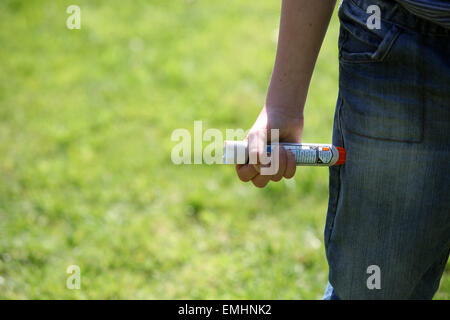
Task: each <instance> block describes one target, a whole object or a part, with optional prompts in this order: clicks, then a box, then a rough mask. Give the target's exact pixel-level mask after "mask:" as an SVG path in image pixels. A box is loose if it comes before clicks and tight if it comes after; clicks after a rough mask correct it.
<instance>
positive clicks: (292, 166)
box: [284, 151, 297, 179]
mask: <svg viewBox="0 0 450 320" xmlns="http://www.w3.org/2000/svg"><path fill="white" fill-rule="evenodd" d="M296 169H297V163H296V162H295V156H294V154H293V153H292V152H291V151H286V170H285V172H284V177H285V178H286V179H290V178H292V177H293V176H294V175H295V171H296Z"/></svg>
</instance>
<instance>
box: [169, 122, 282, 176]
mask: <svg viewBox="0 0 450 320" xmlns="http://www.w3.org/2000/svg"><path fill="white" fill-rule="evenodd" d="M247 133H248V130H247V131H246V130H244V129H241V128H239V129H226V130H225V138H226V140H231V141H235V140H238V141H242V140H245V139H247V142H248V146H249V147H248V150H247V153H248V163H249V164H255V165H256V164H258V165H261V166H260V174H261V175H273V174H275V173H276V172H277V171H278V168H279V149H278V148H277V144H278V141H279V139H278V137H279V130H278V129H272V130H271V131H270V138H271V139H270V140H271V144H272V145H273V146H274V148H272V151H271V153H270V155H268V154H267V153H266V152H261V150H266V149H267V143H266V142H264V145H260V144H261V142H260V141H255V140H257V138H256V137H255V136H254V135H250V136H248V137H247ZM171 140H172V141H173V142H177V144H176V145H175V146H174V147H173V148H172V152H171V159H172V162H173V163H174V164H176V165H180V164H223V159H222V156H223V153H222V151H223V147H224V141H225V139H224V134H223V132H222V131H221V130H219V129H215V128H209V129H206V130H203V122H202V121H200V120H199V121H194V133H193V135H192V134H191V132H190V131H189V130H188V129H185V128H178V129H175V130H174V131H173V132H172V135H171ZM204 142H207V143H208V144H207V145H206V146H205V147H204V148H203V143H204ZM243 152H244V151H243V150H238V151H237V159H243V158H245V155H244V154H242V153H243Z"/></svg>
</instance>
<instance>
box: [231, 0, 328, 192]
mask: <svg viewBox="0 0 450 320" xmlns="http://www.w3.org/2000/svg"><path fill="white" fill-rule="evenodd" d="M335 3H336V1H335V0H283V1H282V7H281V20H280V31H279V37H278V46H277V54H276V59H275V64H274V68H273V72H272V76H271V79H270V84H269V88H268V91H267V97H266V101H265V104H264V107H263V109H262V110H261V112H260V114H259V116H258V117H257V119H256V121H255V123H254V124H253V126H252V128H251V129H250V131H249V134H248V136H247V140H248V143H249V157H250V159H257V163H256V164H245V165H236V171H237V174H238V177H239V179H241V180H242V181H244V182H248V181H251V182H252V183H253V184H254V185H255V186H256V187H258V188H263V187H265V186H266V185H267V184H268V183H269V182H270V181H271V180H272V181H280V180H281V179H282V178H283V177H284V178H287V179H290V178H292V177H293V176H294V175H295V170H296V164H295V158H294V155H293V154H292V153H291V152H288V151H286V150H285V149H284V148H283V147H280V148H279V166H278V171H277V172H276V173H275V174H274V175H261V174H260V168H261V167H262V166H263V164H262V163H264V161H261V160H260V159H261V158H262V157H263V156H264V152H265V144H266V143H267V142H268V141H271V137H270V129H279V141H280V142H301V141H302V133H303V124H304V117H303V109H304V105H305V101H306V96H307V93H308V88H309V83H310V81H311V76H312V73H313V70H314V66H315V64H316V60H317V56H318V54H319V50H320V47H321V45H322V42H323V38H324V36H325V33H326V30H327V28H328V24H329V22H330V18H331V14H332V12H333V9H334V6H335ZM275 152H276V151H275Z"/></svg>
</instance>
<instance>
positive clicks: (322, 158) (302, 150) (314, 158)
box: [267, 144, 333, 165]
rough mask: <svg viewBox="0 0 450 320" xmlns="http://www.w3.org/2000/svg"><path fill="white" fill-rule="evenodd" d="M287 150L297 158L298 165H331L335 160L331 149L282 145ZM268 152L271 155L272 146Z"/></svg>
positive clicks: (268, 147) (268, 148)
mask: <svg viewBox="0 0 450 320" xmlns="http://www.w3.org/2000/svg"><path fill="white" fill-rule="evenodd" d="M280 145H282V146H283V147H284V148H285V149H286V150H289V151H291V152H292V153H293V154H294V156H295V162H296V163H297V164H305V165H308V164H323V165H326V164H329V163H330V162H331V160H332V159H333V152H332V151H331V148H330V147H322V146H301V147H299V146H298V145H289V144H280ZM267 151H268V152H269V153H270V151H271V146H267Z"/></svg>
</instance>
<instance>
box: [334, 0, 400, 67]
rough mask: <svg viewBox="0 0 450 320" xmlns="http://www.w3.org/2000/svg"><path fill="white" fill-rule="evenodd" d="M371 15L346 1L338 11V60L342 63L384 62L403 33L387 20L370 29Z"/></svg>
mask: <svg viewBox="0 0 450 320" xmlns="http://www.w3.org/2000/svg"><path fill="white" fill-rule="evenodd" d="M369 18H370V14H368V13H366V11H364V10H363V9H362V8H360V7H358V6H356V5H354V4H352V1H344V2H343V4H342V6H341V7H340V9H339V20H340V33H339V60H340V61H341V62H343V63H369V62H380V61H383V60H384V59H385V58H386V56H387V55H388V53H389V50H390V48H391V47H392V45H393V44H394V43H395V40H396V39H397V37H398V36H399V35H400V33H401V29H400V28H398V27H397V26H396V25H394V24H392V23H390V22H388V21H384V20H383V21H382V22H381V21H380V27H379V28H374V29H369V27H368V25H367V21H368V19H369Z"/></svg>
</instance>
